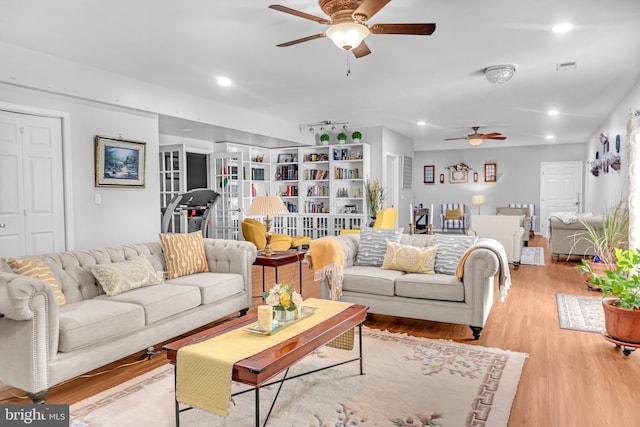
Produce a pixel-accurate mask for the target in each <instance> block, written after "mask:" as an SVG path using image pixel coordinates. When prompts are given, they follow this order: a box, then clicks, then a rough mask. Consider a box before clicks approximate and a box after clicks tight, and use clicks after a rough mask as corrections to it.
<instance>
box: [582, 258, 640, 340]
mask: <svg viewBox="0 0 640 427" xmlns="http://www.w3.org/2000/svg"><path fill="white" fill-rule="evenodd" d="M615 256H616V264H615V269H611V270H607V271H605V274H604V275H598V274H597V273H595V272H593V271H591V279H590V280H589V282H590V283H591V284H593V285H595V286H598V287H599V288H600V289H602V293H603V295H604V296H605V298H604V299H603V300H602V306H603V308H604V321H605V330H606V333H607V335H608V336H609V337H611V338H613V339H614V340H617V341H621V342H623V343H630V344H640V249H620V248H616V250H615Z"/></svg>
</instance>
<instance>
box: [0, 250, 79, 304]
mask: <svg viewBox="0 0 640 427" xmlns="http://www.w3.org/2000/svg"><path fill="white" fill-rule="evenodd" d="M4 262H6V263H7V265H8V266H9V267H11V270H13V272H14V273H15V274H20V275H22V276H29V277H33V278H34V279H38V280H42V281H43V282H45V283H46V284H48V285H49V286H51V288H52V289H53V292H54V293H55V294H56V298H57V299H58V305H59V306H63V305H65V304H66V302H67V301H66V299H65V297H64V294H63V293H62V290H61V289H60V286H58V281H57V280H56V276H55V275H54V274H53V271H52V270H51V268H49V266H48V265H47V264H46V263H45V262H44V261H43V260H41V259H40V258H36V257H25V258H5V259H4Z"/></svg>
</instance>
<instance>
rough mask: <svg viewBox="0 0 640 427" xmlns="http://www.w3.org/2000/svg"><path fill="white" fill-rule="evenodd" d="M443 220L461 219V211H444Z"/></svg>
mask: <svg viewBox="0 0 640 427" xmlns="http://www.w3.org/2000/svg"><path fill="white" fill-rule="evenodd" d="M444 219H462V211H461V210H460V209H446V210H445V211H444Z"/></svg>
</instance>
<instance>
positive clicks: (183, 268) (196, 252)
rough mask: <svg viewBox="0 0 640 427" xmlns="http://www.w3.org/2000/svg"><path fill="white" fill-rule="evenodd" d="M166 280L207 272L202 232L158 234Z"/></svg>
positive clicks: (207, 266) (207, 265)
mask: <svg viewBox="0 0 640 427" xmlns="http://www.w3.org/2000/svg"><path fill="white" fill-rule="evenodd" d="M160 242H162V251H163V252H164V259H165V263H166V264H167V279H175V278H176V277H180V276H186V275H189V274H194V273H203V272H205V271H209V264H208V263H207V257H206V255H205V252H204V238H203V237H202V232H200V231H194V232H193V233H183V234H164V233H162V234H160Z"/></svg>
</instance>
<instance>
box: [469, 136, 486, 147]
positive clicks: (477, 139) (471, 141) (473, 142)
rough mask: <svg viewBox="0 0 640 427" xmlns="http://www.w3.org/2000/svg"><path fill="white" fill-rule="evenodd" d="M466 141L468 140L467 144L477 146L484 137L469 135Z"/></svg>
mask: <svg viewBox="0 0 640 427" xmlns="http://www.w3.org/2000/svg"><path fill="white" fill-rule="evenodd" d="M467 141H469V144H471V145H473V146H474V147H477V146H478V145H480V144H482V141H484V139H483V138H481V137H479V136H470V137H469V138H467Z"/></svg>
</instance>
